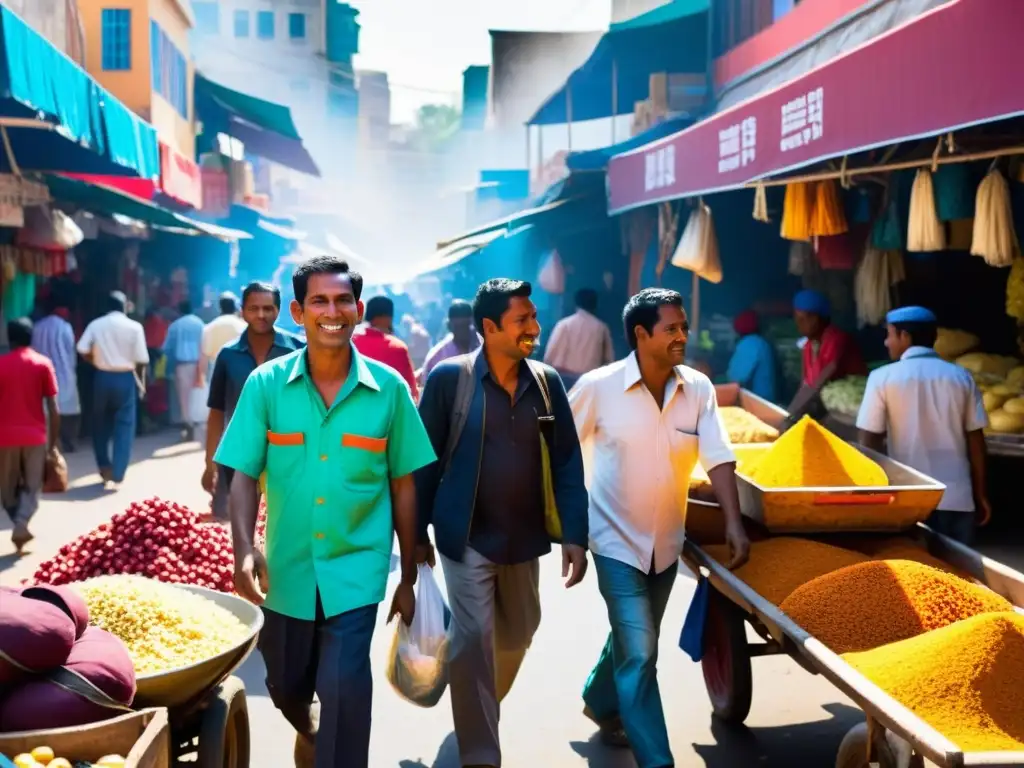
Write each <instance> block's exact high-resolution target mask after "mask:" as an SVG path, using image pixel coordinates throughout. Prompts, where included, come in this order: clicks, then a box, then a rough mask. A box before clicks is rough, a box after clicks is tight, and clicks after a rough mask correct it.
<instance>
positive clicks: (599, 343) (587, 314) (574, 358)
mask: <svg viewBox="0 0 1024 768" xmlns="http://www.w3.org/2000/svg"><path fill="white" fill-rule="evenodd" d="M596 312H597V291H595V290H594V289H593V288H582V289H580V290H579V291H577V292H576V312H575V313H574V314H572V315H569V316H568V317H565V318H562V319H561V320H559V321H558V322H557V323H555V327H554V329H553V330H552V331H551V339H550V341H548V345H547V348H546V349H545V350H544V362H545V363H547V364H548V365H550V366H551V367H552V368H554V369H555V370H556V371H558V373H559V374H561V376H562V381H563V382H565V388H566V389H570V388H572V385H573V384H575V383H576V380H577V379H578V378H579V377H580V376H582V375H583V374H584V373H587V372H588V371H592V370H594V369H595V368H598V367H600V366H602V365H607V364H608V363H610V362H612V361H613V360H614V359H615V349H614V347H613V346H612V333H611V331H610V330H608V326H607V325H605V324H604V323H603V322H601V321H600V320H599V319H598V318H597V316H596V314H595V313H596Z"/></svg>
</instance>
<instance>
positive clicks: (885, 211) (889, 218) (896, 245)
mask: <svg viewBox="0 0 1024 768" xmlns="http://www.w3.org/2000/svg"><path fill="white" fill-rule="evenodd" d="M871 246H872V247H873V248H877V249H878V250H880V251H898V250H900V249H901V248H903V228H902V227H901V226H900V214H899V207H898V204H897V200H896V194H895V192H894V190H893V189H892V187H891V186H890V187H889V188H888V189H887V190H886V193H885V201H884V202H883V203H882V212H881V213H880V214H879V215H878V218H877V219H875V225H874V227H873V228H872V230H871Z"/></svg>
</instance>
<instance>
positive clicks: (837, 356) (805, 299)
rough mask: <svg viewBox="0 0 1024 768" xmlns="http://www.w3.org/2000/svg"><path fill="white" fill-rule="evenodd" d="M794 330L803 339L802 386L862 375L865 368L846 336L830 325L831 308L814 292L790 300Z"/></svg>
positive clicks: (807, 291)
mask: <svg viewBox="0 0 1024 768" xmlns="http://www.w3.org/2000/svg"><path fill="white" fill-rule="evenodd" d="M793 319H794V320H795V321H796V328H797V331H798V332H799V333H800V335H801V336H803V337H804V338H806V339H807V343H806V344H804V348H803V385H804V386H805V387H813V386H815V385H816V384H818V383H819V380H821V379H824V380H823V381H821V382H820V383H822V384H825V383H828V382H829V381H833V380H835V379H843V378H846V377H847V376H866V375H867V372H868V369H867V366H866V365H864V358H863V357H862V356H861V354H860V349H858V348H857V342H856V341H855V340H854V338H853V337H852V336H850V334H848V333H847V332H846V331H844V330H842V329H841V328H838V327H836V326H835V325H833V324H832V307H831V306H830V305H829V302H828V299H826V298H825V297H824V296H823V295H822V294H820V293H818V292H817V291H812V290H805V291H800V293H798V294H797V295H796V296H795V297H793Z"/></svg>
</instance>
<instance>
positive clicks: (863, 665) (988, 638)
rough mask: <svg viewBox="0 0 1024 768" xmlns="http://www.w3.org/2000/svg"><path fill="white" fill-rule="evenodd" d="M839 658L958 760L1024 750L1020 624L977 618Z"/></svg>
mask: <svg viewBox="0 0 1024 768" xmlns="http://www.w3.org/2000/svg"><path fill="white" fill-rule="evenodd" d="M843 658H844V659H845V660H846V661H847V662H848V663H849V664H850V665H851V666H852V667H853V668H854V669H856V670H857V671H858V672H860V673H861V674H862V675H864V676H865V677H866V678H868V679H869V680H871V681H872V682H873V683H874V684H875V685H877V686H878V687H879V688H881V689H882V690H883V691H885V692H886V693H888V694H889V695H890V696H892V697H893V698H894V699H896V700H897V701H899V702H900V703H901V704H903V706H905V707H907V709H909V710H911V711H912V712H914V713H915V714H916V715H917V716H918V717H920V718H921V719H922V720H924V721H925V722H926V723H928V724H929V725H930V726H932V728H934V729H935V730H936V731H938V732H939V733H941V734H942V735H943V736H945V737H946V738H947V739H949V740H950V741H952V742H953V743H954V744H956V745H957V746H958V747H959V748H960V749H961V750H963V751H964V752H1001V751H1007V750H1010V751H1014V750H1016V751H1019V750H1024V701H1022V698H1021V692H1022V691H1024V617H1022V616H1020V615H1018V614H1016V613H983V614H981V615H979V616H974V617H973V618H970V619H965V620H963V621H958V622H956V623H955V624H950V625H949V626H947V627H943V628H942V629H936V630H934V631H932V632H925V633H924V634H923V635H918V636H917V637H914V638H911V639H909V640H902V641H900V642H898V643H891V644H890V645H883V646H882V647H881V648H876V649H874V650H872V651H865V652H863V653H850V654H846V655H844V656H843Z"/></svg>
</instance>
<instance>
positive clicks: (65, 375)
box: [32, 299, 82, 453]
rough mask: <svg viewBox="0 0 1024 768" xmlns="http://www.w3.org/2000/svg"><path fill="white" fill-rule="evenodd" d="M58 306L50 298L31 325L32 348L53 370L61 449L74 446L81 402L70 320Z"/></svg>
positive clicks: (73, 337) (65, 450)
mask: <svg viewBox="0 0 1024 768" xmlns="http://www.w3.org/2000/svg"><path fill="white" fill-rule="evenodd" d="M61 309H62V308H61V307H60V306H58V303H57V301H55V300H53V299H51V300H49V301H47V303H46V317H44V318H43V319H42V320H40V321H39V322H38V323H36V324H35V326H34V327H33V329H32V349H34V350H35V351H36V352H38V353H39V354H41V355H43V356H45V357H48V358H50V362H52V363H53V370H54V371H55V372H56V374H57V412H58V413H59V414H60V442H61V447H62V448H63V449H64V452H65V453H71V452H73V451H74V450H75V438H76V437H77V436H78V422H79V419H80V418H81V415H82V405H81V402H80V401H79V398H78V375H77V364H78V359H77V357H76V355H75V332H74V330H73V329H72V328H71V323H69V322H68V321H67V320H65V319H64V318H63V317H61V316H60V314H58V313H59V312H60V310H61Z"/></svg>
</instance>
